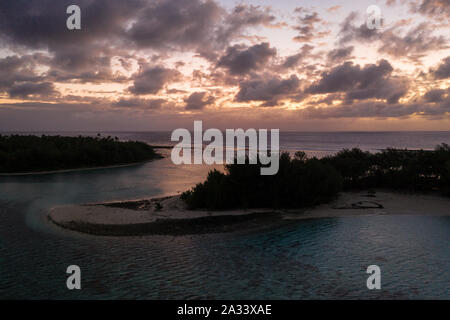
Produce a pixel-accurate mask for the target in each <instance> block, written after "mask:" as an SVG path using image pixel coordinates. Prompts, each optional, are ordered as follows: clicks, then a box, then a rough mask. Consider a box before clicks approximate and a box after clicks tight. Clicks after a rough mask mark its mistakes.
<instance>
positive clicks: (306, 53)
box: [280, 44, 314, 69]
mask: <svg viewBox="0 0 450 320" xmlns="http://www.w3.org/2000/svg"><path fill="white" fill-rule="evenodd" d="M313 49H314V47H313V46H310V45H309V44H305V45H303V46H302V48H301V49H300V52H299V53H297V54H294V55H291V56H288V57H286V58H285V59H284V61H283V63H282V64H281V65H280V68H281V69H291V68H293V67H296V66H297V65H298V64H299V62H300V61H302V60H303V59H305V58H308V57H310V56H311V51H312V50H313Z"/></svg>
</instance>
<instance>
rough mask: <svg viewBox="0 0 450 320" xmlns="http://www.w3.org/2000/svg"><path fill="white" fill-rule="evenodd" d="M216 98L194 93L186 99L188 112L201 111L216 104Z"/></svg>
mask: <svg viewBox="0 0 450 320" xmlns="http://www.w3.org/2000/svg"><path fill="white" fill-rule="evenodd" d="M214 100H215V99H214V97H213V96H208V95H207V93H206V92H194V93H192V94H191V95H190V96H189V97H187V98H186V99H184V102H185V103H186V104H185V108H186V109H187V110H201V109H203V108H204V107H206V106H208V105H210V104H212V103H214Z"/></svg>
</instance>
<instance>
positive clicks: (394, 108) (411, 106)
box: [298, 98, 450, 119]
mask: <svg viewBox="0 0 450 320" xmlns="http://www.w3.org/2000/svg"><path fill="white" fill-rule="evenodd" d="M298 112H299V114H300V115H301V116H302V117H303V118H306V119H328V118H407V117H410V116H412V115H417V116H421V117H429V118H433V117H436V116H440V117H443V116H446V115H448V113H449V112H450V99H448V98H447V99H446V100H444V101H442V102H441V103H439V104H427V103H423V102H421V103H407V104H402V103H395V104H388V103H383V102H376V101H367V102H362V103H357V104H351V105H348V104H344V105H340V106H336V107H307V108H305V109H301V110H299V111H298Z"/></svg>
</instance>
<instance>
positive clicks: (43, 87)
mask: <svg viewBox="0 0 450 320" xmlns="http://www.w3.org/2000/svg"><path fill="white" fill-rule="evenodd" d="M8 94H9V96H10V97H12V98H26V97H28V96H30V95H33V96H41V97H49V96H51V95H54V94H56V91H55V88H54V86H53V84H52V83H50V82H40V83H32V82H24V83H20V84H13V85H12V86H11V87H10V88H9V89H8Z"/></svg>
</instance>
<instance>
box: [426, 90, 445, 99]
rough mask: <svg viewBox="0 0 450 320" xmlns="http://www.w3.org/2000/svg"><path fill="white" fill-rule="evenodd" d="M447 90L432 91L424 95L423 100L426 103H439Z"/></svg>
mask: <svg viewBox="0 0 450 320" xmlns="http://www.w3.org/2000/svg"><path fill="white" fill-rule="evenodd" d="M447 91H448V90H443V89H432V90H430V91H428V92H427V93H425V94H424V96H423V98H424V100H425V101H426V102H441V101H443V100H444V95H445V94H446V92H447Z"/></svg>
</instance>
